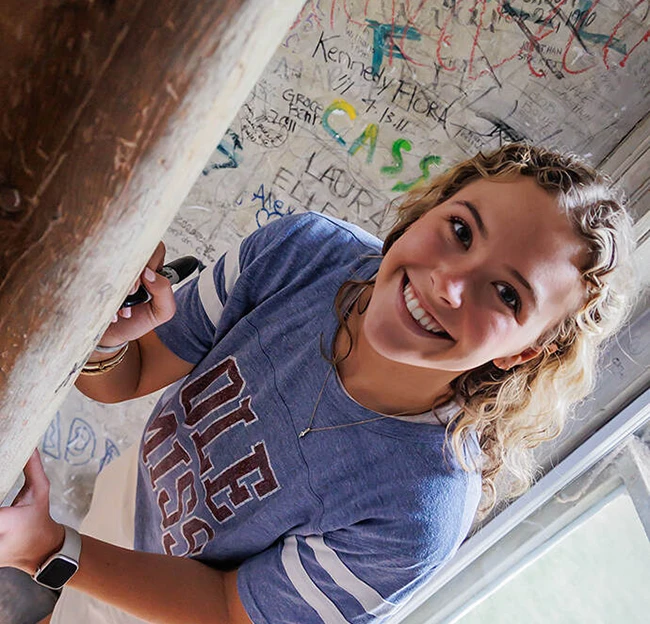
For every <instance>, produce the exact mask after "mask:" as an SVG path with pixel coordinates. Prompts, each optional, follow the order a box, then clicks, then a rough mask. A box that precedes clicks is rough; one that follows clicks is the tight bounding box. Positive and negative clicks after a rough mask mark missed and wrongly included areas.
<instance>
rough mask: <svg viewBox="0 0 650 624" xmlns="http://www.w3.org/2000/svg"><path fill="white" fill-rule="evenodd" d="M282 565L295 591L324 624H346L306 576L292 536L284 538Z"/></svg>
mask: <svg viewBox="0 0 650 624" xmlns="http://www.w3.org/2000/svg"><path fill="white" fill-rule="evenodd" d="M282 565H283V566H284V570H285V572H286V573H287V576H288V577H289V580H290V581H291V583H293V586H294V587H295V588H296V591H297V592H298V593H299V594H300V595H301V596H302V598H303V600H304V601H305V602H306V603H307V604H308V605H309V606H310V607H311V608H312V609H314V611H316V613H318V616H319V617H320V618H321V620H323V622H325V624H348V621H347V620H346V619H345V618H344V617H343V615H342V614H341V612H340V611H339V610H338V609H337V607H336V605H335V604H334V603H333V602H332V601H331V600H330V599H329V598H328V597H327V596H326V595H325V594H324V593H323V592H322V591H321V590H320V589H318V587H316V585H315V583H314V582H313V581H312V580H311V578H310V577H309V574H307V571H306V570H305V568H304V567H303V565H302V561H301V560H300V555H299V554H298V541H297V540H296V537H295V536H294V535H291V536H290V537H288V538H286V539H285V540H284V544H283V546H282Z"/></svg>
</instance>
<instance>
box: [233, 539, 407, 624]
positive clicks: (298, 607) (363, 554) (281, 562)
mask: <svg viewBox="0 0 650 624" xmlns="http://www.w3.org/2000/svg"><path fill="white" fill-rule="evenodd" d="M336 533H337V532H334V533H333V534H326V535H323V536H320V535H319V536H299V535H290V536H286V537H285V538H283V539H282V540H281V541H280V542H278V543H276V544H274V545H273V546H272V547H270V548H268V549H267V550H265V551H264V552H262V553H260V554H258V555H256V556H254V557H252V558H250V559H247V560H246V561H244V563H243V564H242V565H241V566H240V568H239V571H238V577H237V582H238V590H239V596H240V598H241V601H242V604H243V605H244V607H245V609H246V611H247V613H248V615H249V617H250V618H251V620H252V621H253V623H254V624H275V623H277V622H282V623H283V624H320V623H322V622H324V623H326V624H345V623H348V622H349V623H354V624H362V623H363V624H365V623H366V622H373V623H376V622H383V621H386V618H388V617H389V616H390V615H391V613H393V612H394V610H395V608H396V606H397V602H398V601H399V598H400V596H399V594H400V591H402V592H403V590H402V589H401V588H402V587H403V586H405V585H409V584H410V583H412V581H413V575H414V570H413V567H411V569H410V570H406V569H405V567H404V566H403V565H401V562H399V561H393V562H391V561H390V560H389V559H390V557H388V556H387V555H386V553H385V552H380V551H376V552H374V553H372V552H368V551H367V550H366V549H364V548H363V546H360V545H356V546H355V545H351V544H350V543H347V541H346V540H345V539H340V536H338V535H337V534H336ZM416 567H417V566H416ZM416 576H417V573H416Z"/></svg>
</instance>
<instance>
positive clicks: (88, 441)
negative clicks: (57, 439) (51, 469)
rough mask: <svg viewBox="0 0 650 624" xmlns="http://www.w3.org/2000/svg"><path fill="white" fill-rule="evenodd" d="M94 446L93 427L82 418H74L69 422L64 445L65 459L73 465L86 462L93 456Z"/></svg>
mask: <svg viewBox="0 0 650 624" xmlns="http://www.w3.org/2000/svg"><path fill="white" fill-rule="evenodd" d="M96 446H97V438H96V436H95V432H94V431H93V428H92V427H91V426H90V425H89V424H88V423H87V422H86V421H85V420H83V419H82V418H75V419H74V420H73V421H72V423H71V424H70V431H69V433H68V441H67V442H66V445H65V461H66V462H67V463H69V464H72V465H73V466H82V465H84V464H87V463H88V462H89V461H90V460H91V459H92V458H93V457H94V456H95V447H96Z"/></svg>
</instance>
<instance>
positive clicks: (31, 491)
mask: <svg viewBox="0 0 650 624" xmlns="http://www.w3.org/2000/svg"><path fill="white" fill-rule="evenodd" d="M23 474H24V475H25V483H24V484H23V487H22V488H21V489H20V492H18V495H17V496H16V498H14V501H13V503H12V505H13V506H15V507H18V506H20V505H22V504H23V503H26V504H28V503H30V502H31V501H32V499H33V498H34V497H38V496H45V495H49V492H50V481H49V479H48V478H47V476H46V474H45V470H44V469H43V463H42V462H41V457H40V454H39V453H38V450H37V449H36V450H34V452H33V453H32V455H31V457H30V458H29V459H28V460H27V463H26V464H25V467H24V468H23Z"/></svg>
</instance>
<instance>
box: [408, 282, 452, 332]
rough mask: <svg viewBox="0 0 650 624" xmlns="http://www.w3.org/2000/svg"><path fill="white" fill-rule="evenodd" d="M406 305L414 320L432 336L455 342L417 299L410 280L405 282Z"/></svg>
mask: <svg viewBox="0 0 650 624" xmlns="http://www.w3.org/2000/svg"><path fill="white" fill-rule="evenodd" d="M403 294H404V303H405V304H406V309H407V311H408V313H409V314H410V315H411V317H412V318H413V320H414V321H415V322H416V323H417V324H418V325H419V326H420V327H422V329H424V330H426V331H428V332H429V333H430V334H434V335H435V336H439V337H441V338H447V339H449V340H453V339H452V337H451V336H450V335H449V334H448V333H447V332H446V331H445V329H444V327H442V325H440V323H438V321H436V319H435V318H433V316H431V315H430V314H429V313H428V312H427V311H426V310H425V309H424V308H423V307H422V304H421V303H420V300H419V299H418V298H417V296H416V294H415V291H414V290H413V287H412V286H411V282H409V281H408V278H407V279H406V280H405V284H404V288H403Z"/></svg>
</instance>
